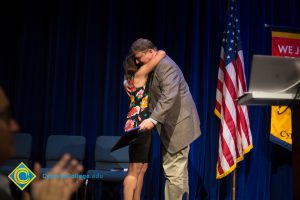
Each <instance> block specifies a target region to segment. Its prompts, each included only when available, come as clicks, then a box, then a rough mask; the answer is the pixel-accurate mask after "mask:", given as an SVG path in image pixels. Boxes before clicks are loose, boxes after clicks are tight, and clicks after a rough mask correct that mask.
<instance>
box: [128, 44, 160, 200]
mask: <svg viewBox="0 0 300 200" xmlns="http://www.w3.org/2000/svg"><path fill="white" fill-rule="evenodd" d="M148 51H152V49H149V50H148ZM165 55H166V53H165V52H164V51H161V50H160V51H157V53H156V55H155V56H154V57H153V58H152V59H151V61H149V63H147V64H145V65H142V66H138V65H137V64H136V62H135V59H134V57H133V56H132V55H129V56H127V57H126V59H125V61H124V69H125V78H126V80H127V82H128V86H129V89H128V90H127V92H128V95H129V96H130V106H129V112H128V114H127V119H126V124H125V132H126V131H128V130H129V129H131V128H135V127H137V126H139V124H140V123H141V122H142V121H143V120H144V119H147V118H148V117H149V116H150V110H149V107H148V92H149V91H147V89H146V88H147V87H146V83H147V79H148V74H149V73H151V72H152V71H153V70H154V69H155V67H156V65H157V64H158V63H159V62H160V61H161V59H162V58H164V57H165ZM125 134H126V133H125ZM139 134H140V136H139V137H138V138H137V140H136V141H134V143H132V144H130V145H129V168H128V173H127V175H126V177H125V179H124V183H123V184H124V200H133V199H134V200H139V199H140V196H141V190H142V186H143V179H144V174H145V172H146V170H147V168H148V161H149V153H150V145H151V133H150V132H143V133H139Z"/></svg>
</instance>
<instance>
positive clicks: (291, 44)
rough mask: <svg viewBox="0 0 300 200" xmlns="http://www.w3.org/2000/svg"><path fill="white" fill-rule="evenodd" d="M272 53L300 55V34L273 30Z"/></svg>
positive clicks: (277, 54) (289, 55) (290, 55)
mask: <svg viewBox="0 0 300 200" xmlns="http://www.w3.org/2000/svg"><path fill="white" fill-rule="evenodd" d="M272 55H273V56H288V57H300V34H297V33H285V32H275V31H274V32H272Z"/></svg>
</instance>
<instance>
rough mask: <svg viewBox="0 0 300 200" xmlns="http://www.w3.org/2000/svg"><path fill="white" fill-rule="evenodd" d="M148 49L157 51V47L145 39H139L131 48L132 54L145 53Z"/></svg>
mask: <svg viewBox="0 0 300 200" xmlns="http://www.w3.org/2000/svg"><path fill="white" fill-rule="evenodd" d="M148 49H153V50H155V51H157V47H156V46H155V45H154V44H153V43H152V42H151V41H150V40H148V39H144V38H140V39H137V40H136V41H134V42H133V43H132V45H131V47H130V51H131V53H136V52H145V51H147V50H148Z"/></svg>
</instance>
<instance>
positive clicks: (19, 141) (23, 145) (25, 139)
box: [4, 133, 32, 166]
mask: <svg viewBox="0 0 300 200" xmlns="http://www.w3.org/2000/svg"><path fill="white" fill-rule="evenodd" d="M15 141H16V144H15V146H16V156H15V157H14V158H13V159H10V160H8V161H7V162H5V164H4V165H5V166H18V165H19V164H20V163H21V162H23V163H24V164H26V165H28V162H29V158H30V155H31V148H32V136H31V135H30V134H29V133H17V134H16V135H15Z"/></svg>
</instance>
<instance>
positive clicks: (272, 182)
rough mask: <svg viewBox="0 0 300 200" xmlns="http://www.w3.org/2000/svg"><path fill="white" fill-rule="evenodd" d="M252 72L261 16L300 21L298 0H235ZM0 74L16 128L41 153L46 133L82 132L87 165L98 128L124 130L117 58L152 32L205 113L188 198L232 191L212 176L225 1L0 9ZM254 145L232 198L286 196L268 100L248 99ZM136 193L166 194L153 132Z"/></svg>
mask: <svg viewBox="0 0 300 200" xmlns="http://www.w3.org/2000/svg"><path fill="white" fill-rule="evenodd" d="M238 3H239V8H240V20H241V35H242V42H243V50H244V57H245V67H246V77H247V80H249V72H250V64H251V58H252V55H253V54H270V35H269V31H270V30H268V29H266V28H265V27H264V24H272V25H281V26H289V27H298V28H299V27H300V14H299V12H298V10H299V8H300V5H299V4H300V3H299V1H298V0H285V1H280V0H273V1H272V0H238ZM1 9H2V10H3V12H1V19H0V20H1V24H2V27H1V32H0V41H1V45H0V56H1V57H0V58H1V59H0V81H1V85H2V86H3V87H4V89H5V90H6V92H7V93H8V95H9V97H10V99H11V102H12V107H13V110H14V115H15V117H16V119H17V120H18V122H19V123H20V125H21V131H23V132H30V133H32V135H33V143H34V149H33V155H32V161H33V160H38V161H41V162H43V161H44V160H43V158H44V155H45V153H44V152H45V144H46V140H47V137H48V136H49V135H51V134H74V135H83V136H85V137H86V138H87V152H86V160H85V166H86V168H87V169H90V168H93V167H94V165H93V157H94V144H95V139H96V137H97V136H99V135H121V134H123V127H124V122H125V116H126V114H127V111H128V105H129V98H128V96H127V95H126V93H125V92H124V90H123V86H122V80H123V69H122V62H123V59H124V58H125V56H126V54H127V52H128V49H129V47H130V44H131V43H132V42H133V41H134V40H135V39H137V38H140V37H144V38H149V39H151V40H152V41H153V42H154V43H155V44H156V45H157V46H158V48H159V49H164V50H165V51H166V52H167V54H168V55H169V56H170V57H172V58H173V59H174V60H175V61H176V62H177V63H178V65H179V66H180V67H181V69H182V71H183V73H184V75H185V78H186V80H187V82H188V84H189V86H190V90H191V93H192V95H193V98H194V100H195V102H196V105H197V108H198V112H199V115H200V119H201V130H202V133H203V134H202V136H201V137H200V138H199V139H197V140H196V141H195V142H194V143H193V144H192V145H191V151H190V160H189V172H190V177H189V178H190V199H231V196H232V192H231V175H229V176H228V177H226V178H223V179H222V180H216V178H215V177H216V161H217V151H218V136H219V132H218V130H219V121H218V119H217V118H216V117H215V115H214V112H213V110H214V105H215V93H216V82H217V72H218V63H219V55H220V46H221V39H222V32H223V30H224V27H225V21H224V20H225V14H226V10H227V1H224V0H203V1H200V0H190V1H176V0H175V1H174V0H162V1H161V0H156V1H144V2H141V1H137V0H128V1H122V0H109V1H108V0H107V1H98V0H86V1H84V0H46V1H34V0H27V1H21V2H20V3H15V2H12V3H9V4H8V5H7V7H2V8H1ZM249 110H250V123H251V128H252V136H253V143H254V149H253V150H252V151H251V152H250V153H249V154H247V155H246V156H245V160H244V161H242V162H241V163H239V164H238V168H237V199H249V200H250V199H251V200H252V199H272V200H273V199H292V170H291V152H288V151H287V150H285V149H283V148H280V147H277V146H276V145H273V144H271V143H270V142H269V130H270V128H269V126H270V125H269V118H270V109H269V108H267V107H249ZM144 185H145V187H144V190H143V197H142V199H160V198H161V197H163V185H164V179H163V171H162V168H161V158H160V141H159V137H158V135H157V134H154V139H153V144H152V157H151V162H150V167H149V170H148V172H147V174H146V177H145V183H144Z"/></svg>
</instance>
